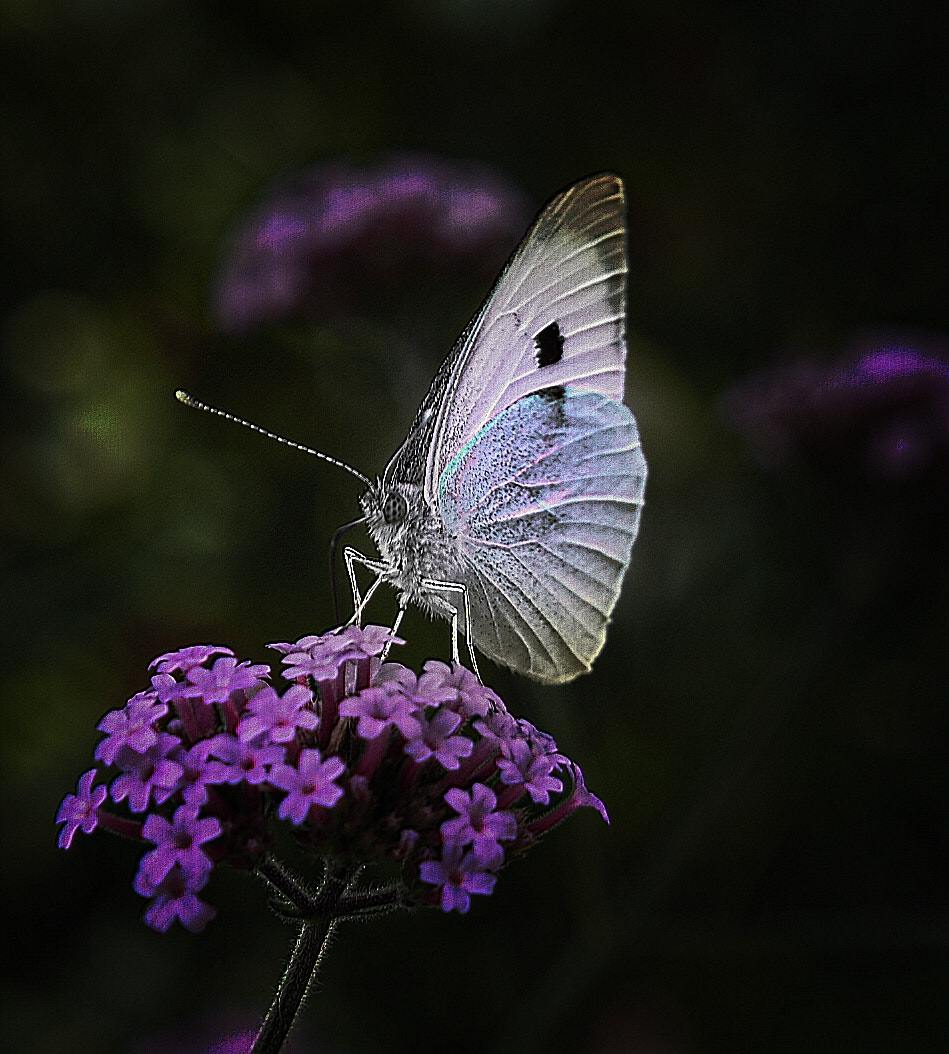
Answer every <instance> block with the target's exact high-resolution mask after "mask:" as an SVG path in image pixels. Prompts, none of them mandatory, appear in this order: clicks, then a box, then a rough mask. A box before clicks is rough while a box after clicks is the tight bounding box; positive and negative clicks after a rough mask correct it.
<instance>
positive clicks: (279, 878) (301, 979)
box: [250, 857, 376, 1054]
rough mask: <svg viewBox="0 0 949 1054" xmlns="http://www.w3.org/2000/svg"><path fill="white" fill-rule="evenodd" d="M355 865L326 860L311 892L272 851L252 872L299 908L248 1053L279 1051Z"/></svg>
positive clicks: (295, 1014)
mask: <svg viewBox="0 0 949 1054" xmlns="http://www.w3.org/2000/svg"><path fill="white" fill-rule="evenodd" d="M360 870H361V868H360V867H359V866H337V867H332V866H328V867H327V869H326V873H325V874H324V876H323V884H322V886H321V887H320V890H319V892H318V893H317V894H316V895H315V896H314V895H313V893H312V892H311V891H310V890H309V889H307V888H306V886H304V885H303V884H302V883H301V882H299V881H298V880H297V879H296V878H295V877H294V875H293V874H292V873H291V872H290V871H289V870H288V869H287V868H285V867H284V866H283V865H282V864H281V863H280V862H279V861H278V860H276V859H275V858H274V857H269V858H268V859H266V860H265V861H263V862H262V863H261V864H260V865H259V867H258V873H259V874H260V875H261V876H262V877H263V878H265V879H266V880H267V882H268V883H270V885H271V886H272V887H273V888H274V889H276V890H278V891H279V893H280V894H281V895H282V896H283V897H284V898H285V899H286V901H287V902H288V903H289V904H290V905H292V906H293V908H294V909H296V911H297V912H299V914H300V915H301V916H302V921H301V922H300V927H299V930H298V931H297V939H296V943H295V944H294V946H293V951H292V952H291V953H290V963H289V965H288V966H287V969H286V971H285V972H284V975H283V977H282V978H281V981H280V985H279V987H278V988H277V994H276V995H275V996H274V1000H273V1002H272V1003H271V1004H270V1009H269V1010H268V1011H267V1016H266V1017H265V1018H264V1020H263V1024H262V1025H261V1026H260V1031H259V1032H258V1033H257V1038H256V1039H255V1040H254V1045H253V1047H251V1050H250V1054H279V1051H280V1050H282V1048H283V1045H284V1043H285V1042H286V1041H287V1036H288V1035H289V1033H290V1029H291V1028H292V1027H293V1023H294V1021H295V1020H296V1017H297V1014H299V1012H300V1008H301V1007H302V1006H303V1001H304V999H305V998H306V993H307V991H308V989H309V987H310V984H311V982H312V981H313V978H314V977H315V976H316V971H317V969H318V967H319V964H320V959H321V958H322V955H323V952H324V950H325V949H326V946H327V942H328V940H329V937H330V934H331V933H332V932H333V927H334V926H335V925H336V922H337V920H338V919H339V917H340V915H341V914H343V912H341V910H340V908H341V905H342V904H343V903H344V902H345V899H346V892H347V890H348V889H349V888H350V886H351V885H352V883H353V881H354V880H355V878H356V875H357V874H358V873H359V871H360ZM370 906H371V907H375V906H376V905H375V904H374V903H373V904H371V905H370Z"/></svg>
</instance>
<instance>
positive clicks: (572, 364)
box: [426, 175, 626, 496]
mask: <svg viewBox="0 0 949 1054" xmlns="http://www.w3.org/2000/svg"><path fill="white" fill-rule="evenodd" d="M625 314H626V233H625V222H624V205H623V191H622V183H621V182H620V180H619V179H618V178H617V177H616V176H613V175H602V176H595V177H593V178H592V179H588V180H584V181H583V182H581V183H577V184H576V185H574V186H573V187H570V188H569V189H568V190H566V191H564V192H563V193H562V194H560V195H558V197H556V198H554V200H553V201H552V202H551V203H550V204H549V205H548V206H547V208H546V209H544V211H543V212H542V213H541V214H540V216H539V217H538V219H537V220H536V222H535V223H534V225H533V227H532V228H531V229H530V231H529V232H528V234H527V236H526V237H525V239H524V241H523V242H522V244H521V247H520V248H519V249H518V250H517V252H516V253H515V254H514V256H513V257H512V258H511V260H510V262H509V263H508V265H507V267H506V268H505V269H504V271H503V272H502V274H501V277H500V278H499V279H498V281H497V283H496V285H495V287H494V289H493V290H492V292H491V294H490V295H489V296H488V298H487V300H486V301H485V303H484V305H483V307H482V308H481V310H480V311H479V312H478V314H477V315H476V316H475V320H474V322H473V324H472V325H471V326H470V327H469V329H468V331H467V332H466V334H465V335H464V337H463V338H462V340H461V341H460V342H459V346H458V348H457V349H456V351H455V352H453V354H452V356H451V358H452V359H454V360H455V361H454V362H453V363H452V365H451V369H450V372H449V374H448V376H446V377H445V378H444V379H443V382H444V393H443V395H442V398H441V399H440V401H439V406H438V409H437V420H436V423H435V427H434V432H433V442H432V445H431V447H430V448H429V451H428V455H429V460H428V466H427V473H426V493H427V494H429V495H430V496H434V494H435V492H436V487H437V481H438V478H439V477H440V475H441V473H442V471H443V470H444V468H445V465H446V464H447V463H448V462H449V461H450V460H451V458H452V457H453V456H454V454H455V452H456V451H457V450H458V449H459V448H460V447H462V446H463V445H464V444H465V442H467V441H468V440H469V439H470V438H471V436H473V435H475V434H476V433H477V432H478V431H479V430H480V429H481V428H482V427H483V426H484V425H485V424H487V423H488V421H490V420H491V419H492V418H493V417H494V416H495V415H496V414H498V413H500V412H501V411H502V410H504V409H506V408H507V407H508V406H510V405H511V404H512V403H514V402H515V401H516V400H517V399H519V398H521V397H522V396H524V395H528V394H530V393H531V392H534V391H537V390H538V389H539V388H544V387H550V386H552V385H556V384H572V385H575V386H576V387H579V388H583V389H585V390H587V391H596V392H601V393H602V394H603V395H606V396H608V397H609V398H611V399H615V400H616V401H617V402H620V401H621V400H622V398H623V380H624V365H625V358H626V346H625V343H624V322H625ZM551 327H555V329H556V333H557V336H556V337H552V338H551V340H550V341H549V342H548V351H549V352H552V353H549V354H547V355H546V356H545V355H544V353H543V352H544V347H543V341H540V342H538V339H537V338H538V337H539V336H540V335H541V334H543V333H544V331H545V330H547V331H548V332H550V328H551ZM541 363H543V365H542V364H541ZM446 365H447V364H446Z"/></svg>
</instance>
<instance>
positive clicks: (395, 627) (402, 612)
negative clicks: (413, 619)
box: [379, 597, 409, 662]
mask: <svg viewBox="0 0 949 1054" xmlns="http://www.w3.org/2000/svg"><path fill="white" fill-rule="evenodd" d="M408 604H409V602H408V601H407V600H406V599H405V597H401V598H400V600H399V610H398V612H397V613H396V616H395V622H393V623H392V629H390V630H389V632H390V633H391V634H392V636H393V637H394V636H395V635H396V634H397V633H398V632H399V626H401V625H402V619H404V618H405V609H406V608H407V607H408ZM391 649H392V641H391V640H390V641H388V642H387V643H386V646H385V647H384V648H383V649H382V654H381V655H380V656H379V660H380V661H381V662H385V661H386V658H387V657H388V655H389V652H390V651H391Z"/></svg>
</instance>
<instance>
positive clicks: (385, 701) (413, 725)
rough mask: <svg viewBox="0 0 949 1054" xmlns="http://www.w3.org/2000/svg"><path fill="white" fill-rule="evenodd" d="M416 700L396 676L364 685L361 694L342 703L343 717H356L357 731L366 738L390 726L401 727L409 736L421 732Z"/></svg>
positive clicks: (406, 735) (403, 733) (372, 737)
mask: <svg viewBox="0 0 949 1054" xmlns="http://www.w3.org/2000/svg"><path fill="white" fill-rule="evenodd" d="M416 710H417V708H416V706H415V703H414V702H413V701H412V700H411V699H410V698H409V697H408V696H407V695H406V694H405V692H404V691H403V689H402V685H401V684H400V683H399V682H398V681H395V680H389V681H383V682H382V683H381V684H376V685H373V686H372V687H370V688H364V689H363V690H362V691H361V692H360V693H359V695H355V696H350V697H349V698H347V699H346V700H345V701H344V702H342V703H340V707H339V713H340V716H341V717H356V718H358V719H359V723H358V724H357V726H356V731H357V733H358V734H359V736H360V737H361V738H362V739H375V738H376V736H378V735H380V733H382V732H384V731H385V730H386V729H387V728H391V727H395V728H397V729H398V730H399V731H400V732H401V733H402V735H403V736H405V738H406V739H412V738H413V737H415V736H418V735H420V734H421V730H422V729H421V725H420V724H419V721H418V718H417V717H416Z"/></svg>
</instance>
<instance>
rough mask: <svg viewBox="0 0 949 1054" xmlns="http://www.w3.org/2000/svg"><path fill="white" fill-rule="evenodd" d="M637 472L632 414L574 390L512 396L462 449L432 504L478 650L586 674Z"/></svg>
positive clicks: (534, 671) (639, 487) (622, 544)
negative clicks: (454, 554) (449, 544)
mask: <svg viewBox="0 0 949 1054" xmlns="http://www.w3.org/2000/svg"><path fill="white" fill-rule="evenodd" d="M645 477H646V464H645V460H644V459H643V456H642V450H641V446H640V442H639V434H638V432H637V429H636V422H635V421H634V419H633V416H632V414H631V413H630V412H629V410H627V409H626V407H625V406H623V405H622V403H618V402H615V401H613V400H612V399H608V398H606V397H605V396H603V395H600V394H599V393H595V392H585V391H582V390H581V389H577V388H573V387H563V386H555V387H553V388H550V389H545V390H542V391H540V392H537V393H534V394H532V395H528V396H525V397H523V398H522V399H519V400H518V401H517V402H515V403H514V404H513V405H512V406H510V407H508V408H507V409H506V410H503V411H502V412H501V413H500V414H498V415H497V416H496V417H494V418H493V419H492V420H491V421H490V422H489V423H488V424H487V425H485V426H484V427H483V428H482V430H481V431H480V432H479V433H477V434H476V435H475V436H473V437H472V439H471V440H469V442H468V443H467V444H465V446H464V447H463V448H462V449H461V450H460V451H459V452H458V454H457V455H456V456H455V457H454V458H453V459H452V460H451V461H450V462H449V464H448V465H447V466H446V467H445V469H444V471H443V473H442V477H441V480H440V484H439V504H440V507H441V509H442V513H443V516H444V518H445V525H446V527H447V529H448V532H449V534H451V535H452V536H453V537H455V538H456V539H457V543H458V550H459V556H460V558H461V560H462V563H463V565H464V567H465V574H464V576H463V577H464V579H465V580H464V582H463V583H462V584H463V585H465V587H466V589H467V591H468V603H469V609H470V616H471V629H470V635H471V638H472V639H473V640H474V641H475V642H476V643H477V647H478V648H479V649H480V650H481V651H483V652H484V653H485V654H486V655H488V656H490V657H491V658H493V659H494V660H495V661H497V662H500V663H502V664H504V665H512V666H515V668H517V669H521V670H522V671H523V672H525V673H527V674H529V675H530V676H532V677H536V678H538V679H539V680H544V681H564V680H569V679H571V678H573V677H575V676H576V675H577V674H579V673H582V672H584V671H586V670H588V669H589V668H590V664H591V663H592V661H593V659H594V658H595V657H596V655H597V653H598V652H599V651H600V648H601V647H602V645H603V640H604V638H605V634H606V626H607V623H608V621H609V616H610V613H611V611H612V609H613V606H614V604H615V601H616V597H617V595H618V593H619V588H620V583H621V582H622V578H623V575H624V573H625V571H626V567H627V564H628V563H629V557H630V550H631V549H632V545H633V541H634V539H635V537H636V532H637V530H638V526H639V513H640V507H641V505H642V494H643V488H644V485H645Z"/></svg>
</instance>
